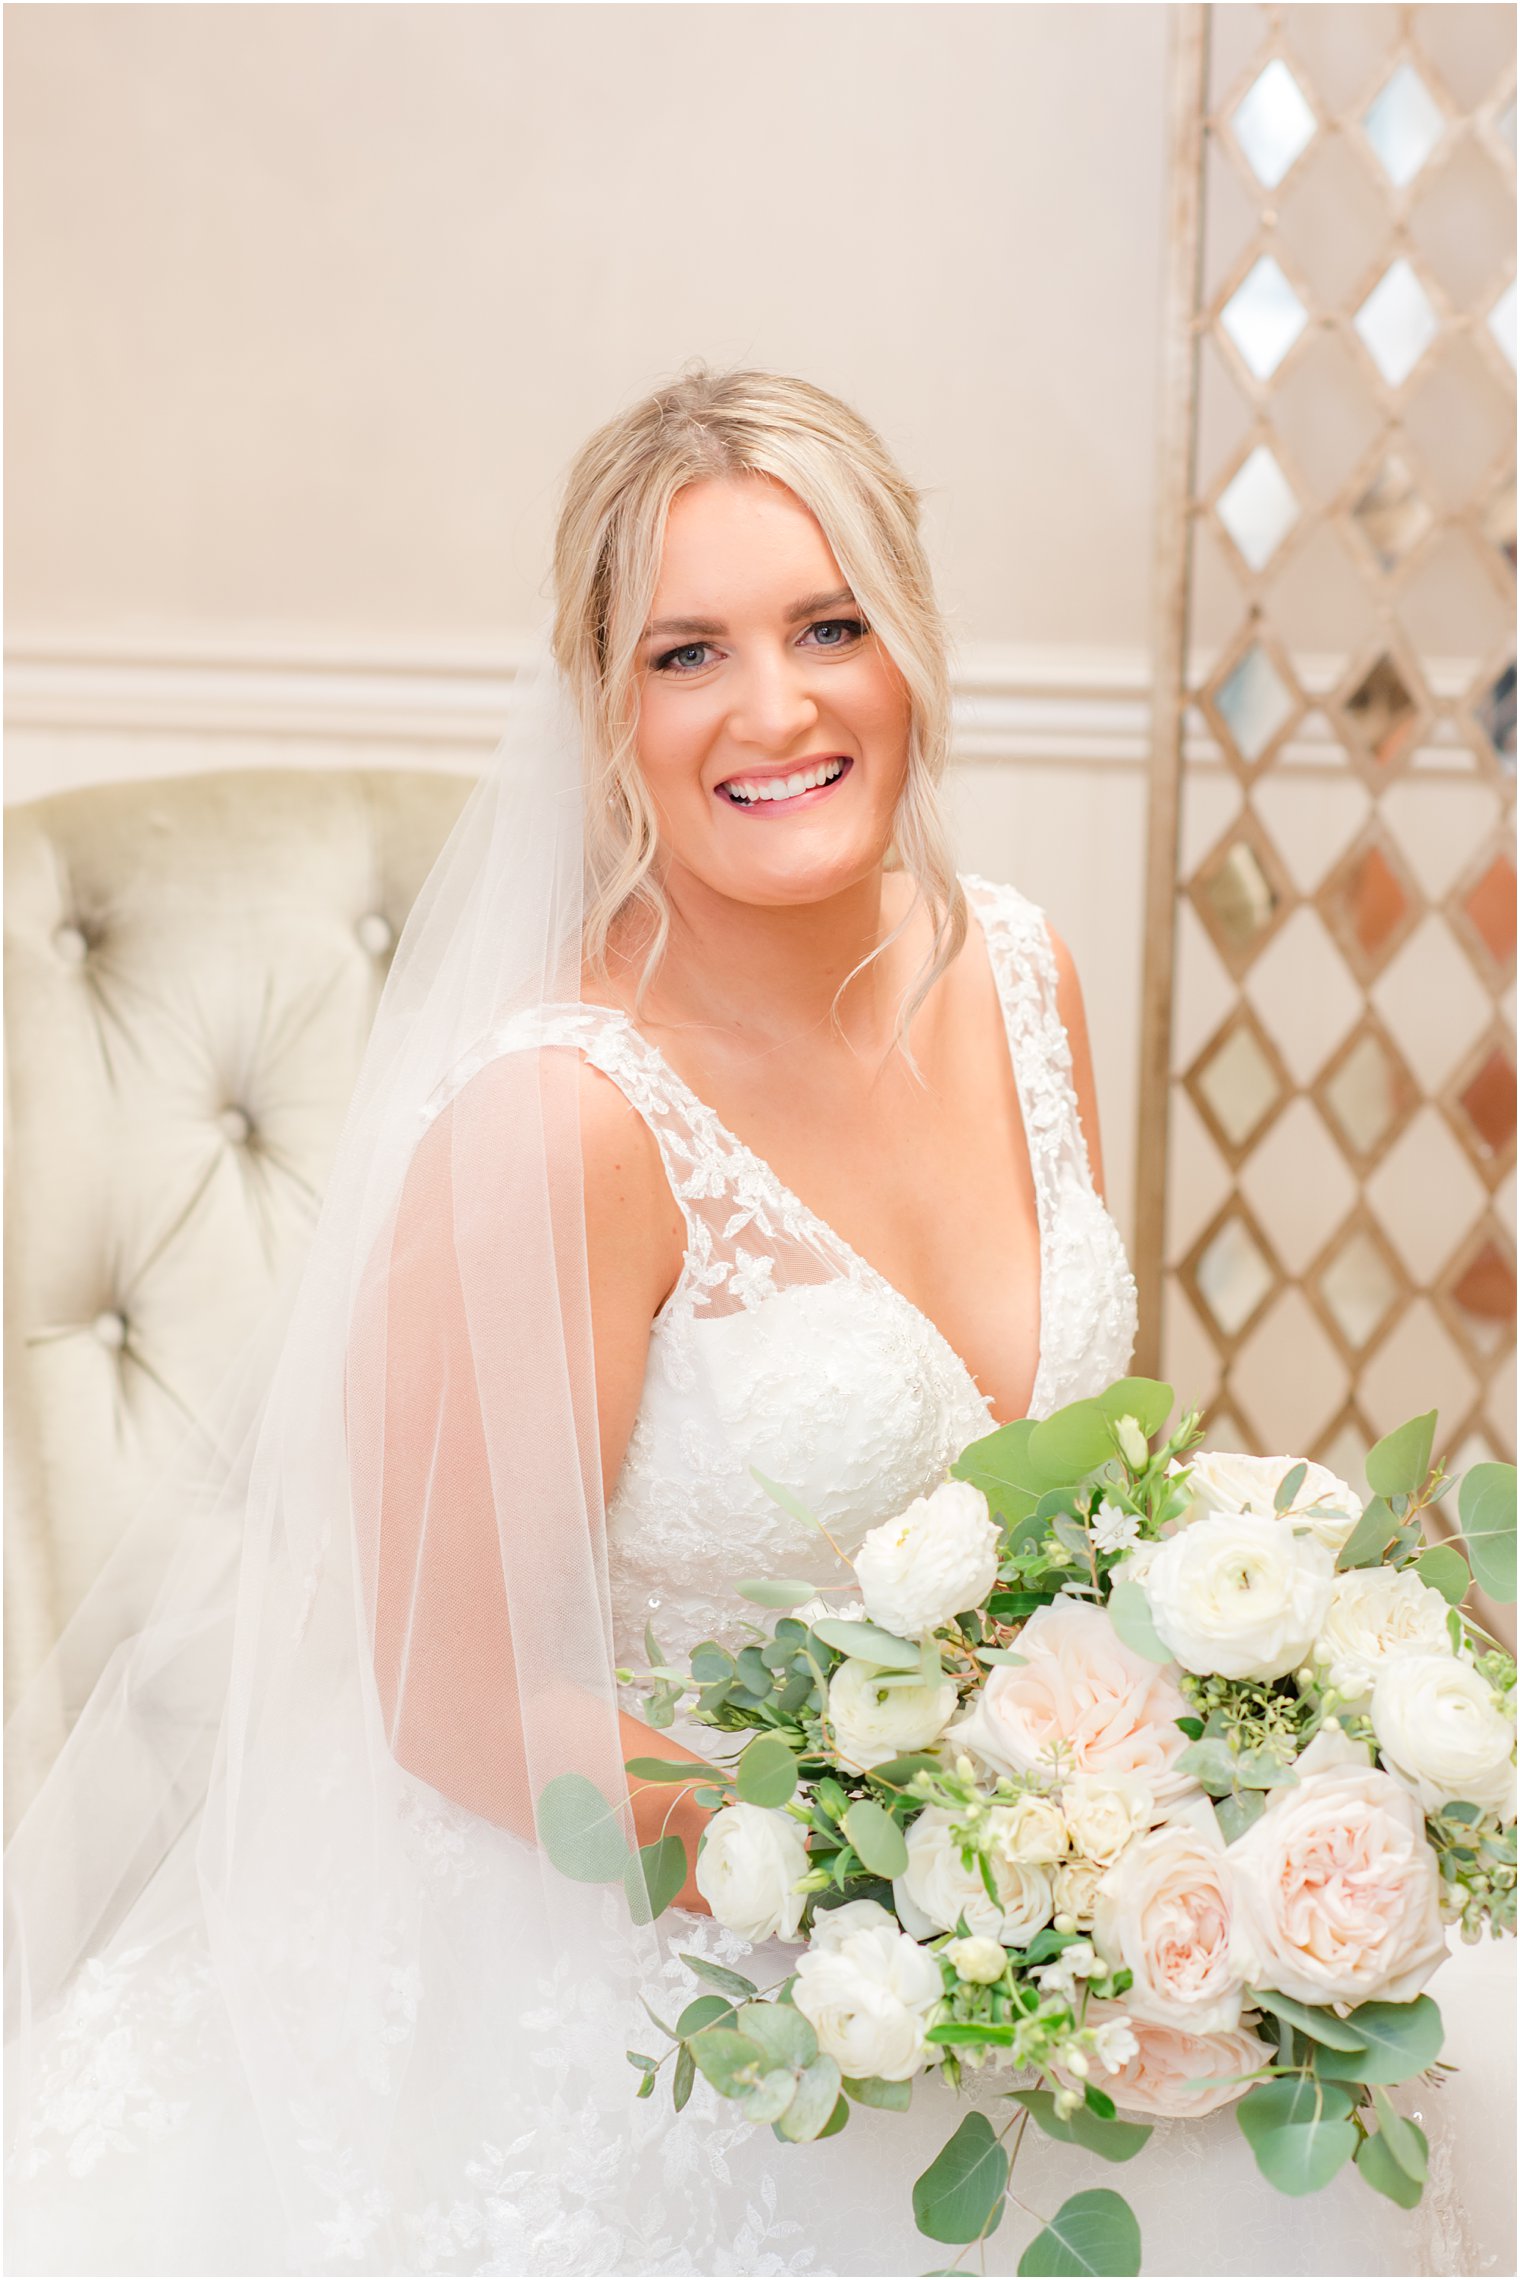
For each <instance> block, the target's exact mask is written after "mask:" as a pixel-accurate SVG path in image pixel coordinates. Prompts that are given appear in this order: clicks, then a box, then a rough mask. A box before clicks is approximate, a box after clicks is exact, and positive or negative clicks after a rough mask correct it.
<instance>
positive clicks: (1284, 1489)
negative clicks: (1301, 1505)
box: [1272, 1459, 1309, 1512]
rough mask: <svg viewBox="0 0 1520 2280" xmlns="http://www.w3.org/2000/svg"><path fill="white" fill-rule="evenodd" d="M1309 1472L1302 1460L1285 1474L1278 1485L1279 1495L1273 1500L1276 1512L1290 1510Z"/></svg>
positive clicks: (1273, 1507)
mask: <svg viewBox="0 0 1520 2280" xmlns="http://www.w3.org/2000/svg"><path fill="white" fill-rule="evenodd" d="M1308 1472H1309V1468H1308V1466H1307V1465H1306V1464H1305V1463H1303V1461H1302V1459H1300V1461H1299V1462H1298V1463H1297V1464H1296V1465H1293V1466H1292V1467H1291V1468H1290V1469H1289V1470H1288V1471H1287V1472H1285V1473H1284V1474H1283V1476H1282V1479H1281V1480H1280V1481H1279V1482H1278V1484H1277V1493H1276V1494H1275V1495H1274V1497H1273V1499H1272V1509H1273V1511H1274V1512H1286V1511H1287V1510H1288V1509H1289V1507H1290V1506H1291V1505H1292V1502H1293V1499H1294V1497H1295V1496H1297V1494H1298V1492H1299V1490H1300V1489H1301V1488H1302V1487H1303V1485H1304V1481H1305V1479H1306V1478H1307V1477H1308Z"/></svg>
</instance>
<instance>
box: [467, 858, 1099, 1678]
mask: <svg viewBox="0 0 1520 2280" xmlns="http://www.w3.org/2000/svg"><path fill="white" fill-rule="evenodd" d="M962 884H963V886H964V887H965V889H966V892H967V896H968V899H969V901H970V904H971V907H972V911H973V914H974V917H975V918H976V919H978V920H980V923H981V925H982V928H983V931H984V934H985V937H986V941H987V947H988V952H989V955H990V959H991V964H992V969H993V974H994V977H995V980H996V983H997V990H998V996H999V1000H1000V1002H1001V1005H1002V1009H1003V1017H1004V1028H1005V1032H1006V1036H1007V1040H1008V1047H1009V1052H1010V1054H1011V1057H1012V1064H1013V1071H1014V1077H1015V1081H1016V1084H1017V1088H1018V1097H1019V1102H1020V1105H1021V1107H1022V1110H1023V1116H1024V1126H1025V1132H1026V1136H1027V1140H1028V1147H1029V1158H1030V1163H1031V1166H1032V1168H1033V1174H1034V1190H1035V1200H1036V1206H1037V1209H1038V1214H1039V1228H1040V1268H1041V1285H1040V1353H1039V1366H1038V1369H1037V1372H1036V1377H1035V1383H1034V1389H1033V1395H1032V1398H1031V1401H1030V1412H1029V1413H1030V1415H1031V1416H1037V1417H1038V1416H1046V1415H1048V1414H1049V1412H1050V1411H1051V1410H1053V1409H1057V1408H1059V1407H1060V1406H1061V1405H1062V1404H1063V1403H1065V1402H1068V1401H1075V1400H1077V1399H1079V1398H1080V1397H1081V1396H1083V1395H1085V1394H1090V1393H1095V1392H1097V1391H1099V1390H1100V1389H1101V1388H1102V1387H1103V1386H1104V1385H1106V1384H1108V1383H1109V1381H1110V1380H1111V1379H1113V1378H1115V1377H1118V1376H1121V1375H1122V1374H1123V1372H1124V1369H1125V1367H1126V1365H1127V1363H1128V1360H1129V1355H1130V1349H1131V1346H1132V1345H1133V1342H1134V1336H1135V1284H1134V1278H1133V1276H1132V1275H1131V1273H1130V1271H1129V1267H1128V1265H1127V1263H1126V1261H1125V1256H1124V1248H1123V1244H1122V1242H1121V1240H1120V1236H1119V1231H1118V1229H1117V1227H1116V1226H1115V1224H1114V1222H1113V1219H1112V1218H1111V1217H1110V1215H1109V1213H1108V1211H1107V1210H1106V1208H1105V1206H1104V1205H1103V1203H1102V1201H1101V1199H1100V1198H1099V1196H1098V1194H1097V1191H1096V1189H1095V1188H1094V1186H1093V1181H1092V1171H1091V1166H1090V1163H1089V1160H1088V1153H1087V1145H1086V1141H1085V1139H1084V1136H1083V1133H1082V1129H1081V1124H1080V1121H1079V1118H1078V1114H1077V1103H1076V1094H1075V1092H1074V1090H1073V1087H1072V1064H1071V1048H1070V1043H1069V1040H1068V1038H1067V1035H1066V1030H1065V1027H1064V1025H1063V1023H1062V1021H1061V1018H1060V1014H1059V1012H1058V1010H1057V1004H1056V969H1055V959H1054V955H1053V952H1052V950H1051V945H1050V936H1049V933H1048V931H1047V929H1046V926H1045V922H1044V917H1043V914H1042V913H1041V911H1040V910H1039V909H1038V908H1037V907H1036V905H1035V904H1034V903H1032V902H1030V901H1029V900H1028V899H1027V898H1026V897H1025V896H1024V895H1022V894H1021V893H1019V891H1018V890H1017V889H1016V888H1014V887H1011V886H1000V885H994V884H993V883H991V882H989V881H988V880H986V879H982V878H978V877H976V876H975V875H966V876H963V878H962ZM533 1035H534V1038H535V1039H536V1040H537V1041H538V1042H541V1043H545V1044H567V1045H573V1046H575V1047H577V1048H578V1049H579V1050H580V1051H581V1052H582V1053H583V1054H584V1055H585V1056H586V1058H587V1059H588V1060H589V1061H591V1062H592V1063H594V1065H595V1066H596V1067H597V1068H599V1069H601V1070H602V1071H603V1072H604V1073H605V1074H606V1075H607V1076H609V1077H610V1078H611V1079H612V1080H613V1082H614V1083H615V1084H617V1085H618V1086H619V1088H620V1089H621V1091H622V1092H623V1093H624V1094H625V1095H626V1096H627V1098H628V1100H629V1101H630V1102H631V1103H632V1105H633V1106H634V1108H636V1109H637V1110H638V1112H639V1114H640V1116H641V1117H643V1119H644V1120H645V1122H646V1123H647V1124H648V1126H649V1128H650V1130H651V1131H652V1132H653V1134H654V1136H655V1138H656V1140H657V1142H658V1144H659V1148H660V1154H661V1158H662V1161H663V1163H664V1167H665V1171H666V1175H667V1177H668V1179H669V1182H670V1186H671V1190H672V1193H673V1194H674V1196H675V1198H676V1201H677V1202H678V1204H679V1206H680V1209H681V1213H682V1216H683V1218H684V1220H685V1225H686V1256H685V1263H684V1266H683V1269H682V1272H681V1276H680V1279H679V1281H678V1283H677V1285H676V1287H675V1289H674V1290H673V1291H672V1293H671V1295H670V1297H669V1298H668V1299H667V1301H666V1303H665V1305H664V1306H663V1307H662V1308H661V1310H660V1313H659V1314H658V1316H657V1317H656V1319H655V1324H654V1333H653V1336H652V1339H651V1342H650V1350H649V1359H648V1365H647V1370H646V1375H645V1382H644V1389H643V1394H642V1398H641V1400H640V1404H639V1408H638V1413H637V1416H636V1418H635V1422H634V1425H633V1430H632V1433H631V1436H630V1439H629V1443H628V1449H627V1454H626V1457H625V1460H624V1464H623V1469H622V1473H621V1475H620V1477H619V1479H618V1481H617V1483H616V1486H615V1489H614V1493H613V1495H612V1498H611V1500H610V1503H609V1505H608V1513H607V1541H608V1561H609V1568H610V1581H611V1590H612V1609H613V1628H614V1637H615V1641H616V1645H617V1651H618V1654H619V1656H620V1657H621V1658H623V1659H625V1660H627V1661H630V1662H637V1661H640V1660H641V1659H642V1657H643V1643H642V1642H643V1636H644V1628H645V1625H646V1623H648V1622H650V1621H653V1623H654V1626H655V1629H656V1632H657V1635H658V1637H659V1639H660V1642H661V1645H662V1646H663V1647H664V1649H665V1650H666V1651H667V1652H669V1653H673V1654H679V1653H682V1652H684V1651H685V1650H686V1649H688V1648H690V1647H692V1646H694V1645H695V1644H696V1643H697V1641H698V1640H700V1639H703V1638H707V1637H718V1638H722V1637H724V1635H725V1634H726V1633H729V1632H732V1631H733V1630H734V1628H735V1625H736V1623H738V1622H742V1620H743V1617H744V1614H745V1605H744V1602H743V1601H742V1600H739V1599H737V1598H736V1597H735V1594H734V1585H735V1584H736V1583H737V1582H739V1581H740V1580H742V1579H743V1578H744V1577H747V1576H753V1575H766V1574H770V1575H782V1574H784V1575H789V1576H802V1577H804V1578H813V1579H816V1580H817V1581H819V1582H820V1583H832V1582H837V1581H839V1580H840V1569H839V1565H838V1562H837V1560H836V1559H835V1557H834V1555H833V1553H832V1552H831V1551H830V1549H829V1546H828V1544H827V1543H826V1542H825V1541H824V1540H823V1538H822V1537H821V1535H819V1534H818V1533H817V1532H816V1531H813V1530H811V1529H809V1528H807V1527H806V1526H805V1524H803V1523H802V1522H799V1521H797V1520H795V1519H793V1518H792V1517H790V1516H789V1515H788V1514H787V1513H786V1512H785V1511H783V1510H782V1509H781V1507H780V1506H779V1505H778V1504H777V1503H776V1502H775V1501H774V1500H773V1499H772V1498H771V1497H770V1496H769V1495H768V1494H767V1493H766V1491H765V1490H764V1489H763V1488H761V1487H760V1485H759V1483H758V1482H757V1481H756V1479H755V1478H754V1473H753V1472H752V1470H751V1468H752V1467H753V1468H754V1469H755V1470H756V1471H759V1472H761V1473H763V1474H764V1475H765V1476H766V1477H767V1478H768V1479H770V1480H772V1481H776V1482H779V1483H780V1484H781V1485H782V1486H784V1487H785V1488H787V1489H789V1490H791V1491H792V1492H793V1494H794V1495H796V1496H798V1497H799V1498H800V1499H801V1500H802V1502H803V1503H804V1504H805V1505H806V1506H807V1507H808V1508H809V1510H810V1511H812V1512H814V1513H815V1514H816V1515H817V1516H818V1518H819V1519H821V1520H823V1521H824V1522H825V1523H826V1524H827V1526H828V1530H829V1533H830V1535H831V1536H832V1537H833V1538H834V1540H835V1542H836V1543H838V1544H839V1545H840V1547H841V1549H842V1550H844V1551H846V1552H848V1551H850V1550H851V1549H853V1547H854V1546H855V1545H856V1544H858V1543H859V1541H860V1539H861V1537H862V1536H863V1535H864V1534H865V1533H866V1531H867V1529H869V1528H871V1527H874V1526H875V1525H876V1523H877V1522H878V1521H880V1520H883V1519H886V1518H888V1517H890V1515H891V1514H893V1513H894V1512H899V1511H901V1510H902V1508H903V1507H904V1505H906V1504H908V1503H909V1502H911V1500H912V1499H913V1498H914V1497H915V1496H920V1495H923V1494H924V1493H925V1491H926V1490H928V1489H930V1488H932V1487H934V1486H935V1485H936V1484H937V1483H938V1482H939V1481H941V1480H942V1479H943V1478H944V1476H945V1473H946V1471H947V1469H948V1467H949V1466H950V1464H951V1463H952V1462H953V1461H954V1459H955V1458H956V1457H957V1456H958V1455H959V1454H960V1451H961V1450H962V1449H963V1448H964V1447H965V1446H966V1444H967V1443H968V1442H970V1441H974V1440H976V1439H977V1438H978V1437H979V1435H981V1434H983V1433H986V1432H988V1431H990V1430H991V1429H992V1424H993V1419H992V1413H991V1405H990V1402H989V1399H988V1397H987V1396H986V1395H985V1394H983V1393H982V1392H981V1390H980V1388H979V1387H978V1385H977V1383H976V1380H975V1378H974V1377H973V1375H972V1373H971V1371H970V1370H969V1369H968V1367H967V1365H966V1364H965V1362H964V1361H963V1360H962V1359H961V1358H960V1356H959V1355H958V1354H957V1353H956V1352H955V1351H954V1350H953V1348H952V1347H951V1346H950V1345H949V1343H948V1342H947V1340H946V1339H945V1338H944V1336H943V1335H942V1334H941V1332H940V1331H939V1330H938V1329H937V1328H936V1327H935V1325H934V1324H933V1323H932V1322H931V1321H929V1319H928V1318H927V1316H925V1315H924V1314H923V1313H922V1312H921V1311H920V1309H919V1308H918V1307H917V1306H915V1305H914V1304H913V1303H912V1301H911V1300H909V1299H908V1298H906V1297H905V1296H904V1295H903V1294H902V1293H901V1292H900V1291H899V1290H898V1289H896V1288H895V1286H894V1285H893V1284H891V1283H889V1282H888V1281H887V1280H886V1279H885V1277H884V1276H882V1275H881V1274H879V1273H878V1272H877V1271H876V1269H875V1268H873V1267H872V1266H871V1265H870V1264H869V1263H868V1262H867V1261H866V1260H865V1259H863V1258H861V1257H860V1256H859V1254H858V1253H856V1252H855V1251H853V1250H852V1249H851V1248H850V1246H849V1245H848V1244H847V1243H846V1242H845V1241H844V1240H843V1238H842V1237H841V1236H839V1235H837V1234H836V1233H835V1232H834V1231H833V1229H832V1228H830V1227H829V1226H828V1225H827V1224H826V1223H825V1222H824V1221H823V1220H822V1219H820V1218H819V1217H818V1215H817V1214H816V1213H815V1212H813V1211H811V1210H810V1209H809V1208H808V1206H807V1205H806V1204H805V1203H803V1202H802V1201H801V1199H800V1198H799V1197H797V1196H796V1195H794V1194H793V1193H792V1192H791V1191H790V1190H789V1189H788V1188H786V1187H784V1186H783V1185H782V1183H781V1181H780V1180H779V1179H778V1177H777V1176H776V1174H775V1172H773V1171H772V1169H771V1167H770V1166H769V1164H767V1163H766V1162H764V1161H763V1159H762V1158H760V1157H758V1156H756V1155H755V1154H754V1153H753V1151H752V1150H750V1149H749V1148H746V1147H745V1146H744V1145H743V1143H742V1142H741V1141H739V1140H738V1139H736V1138H735V1137H734V1135H733V1134H732V1133H731V1132H729V1131H728V1130H727V1128H726V1127H725V1126H724V1125H723V1124H722V1123H721V1122H720V1121H719V1119H718V1117H717V1116H716V1115H715V1114H714V1113H713V1111H712V1110H711V1109H710V1108H708V1107H707V1106H706V1105H705V1104H704V1103H703V1102H702V1101H700V1100H699V1099H698V1098H697V1097H696V1095H695V1094H694V1093H693V1092H692V1091H691V1090H690V1088H689V1087H688V1086H687V1085H686V1084H685V1083H684V1081H683V1080H682V1079H681V1078H680V1077H678V1076H677V1075H676V1073H675V1071H674V1070H673V1069H672V1068H671V1067H670V1065H669V1063H668V1062H667V1061H666V1060H665V1058H664V1057H663V1055H662V1054H661V1053H660V1051H659V1050H658V1048H657V1047H656V1046H655V1045H653V1044H651V1043H650V1042H649V1040H648V1039H646V1038H645V1037H644V1036H642V1035H641V1034H640V1032H639V1031H638V1029H637V1028H635V1026H634V1024H633V1023H632V1021H631V1020H630V1019H629V1018H628V1016H627V1015H626V1014H624V1013H622V1012H621V1011H618V1010H616V1009H614V1008H612V1007H609V1006H598V1005H590V1004H581V1005H569V1006H564V1007H548V1008H546V1009H544V1011H543V1012H542V1013H541V1014H540V1015H538V1016H536V1017H535V1019H534V1022H533ZM519 1041H522V1042H528V1041H529V1040H528V1038H527V1034H526V1031H525V1029H524V1027H523V1025H522V1024H521V1022H519V1023H517V1024H514V1025H513V1029H512V1032H511V1037H510V1042H511V1043H517V1042H519ZM508 1042H509V1040H508V1038H507V1037H506V1036H505V1035H504V1036H502V1037H498V1038H496V1039H494V1040H489V1041H487V1042H486V1044H485V1045H484V1047H483V1048H482V1051H481V1053H480V1054H479V1056H478V1057H476V1056H472V1059H471V1062H470V1064H469V1065H468V1066H469V1067H470V1068H473V1067H474V1066H477V1065H478V1062H479V1061H480V1060H484V1059H485V1058H488V1057H489V1055H490V1053H491V1052H492V1051H500V1050H502V1049H504V1047H505V1046H506V1045H507V1044H508ZM467 1073H468V1070H466V1071H462V1072H461V1076H463V1075H464V1074H467ZM633 1706H634V1705H633V1703H632V1701H630V1707H633Z"/></svg>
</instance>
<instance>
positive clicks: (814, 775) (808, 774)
mask: <svg viewBox="0 0 1520 2280" xmlns="http://www.w3.org/2000/svg"><path fill="white" fill-rule="evenodd" d="M853 765H854V762H853V761H852V760H851V759H850V758H849V757H848V756H847V755H846V754H844V753H836V754H834V755H833V756H832V757H831V758H830V759H828V760H820V761H819V762H818V763H817V765H816V766H814V767H812V768H799V769H797V770H796V772H795V773H794V774H792V775H790V776H774V777H771V778H769V779H767V778H765V777H758V776H730V777H729V778H728V779H727V780H726V781H725V782H724V783H721V784H719V785H718V787H717V796H718V798H719V799H721V800H723V801H725V802H726V803H727V805H728V806H729V807H736V808H751V809H753V810H755V811H756V812H757V813H760V814H764V813H766V812H767V811H769V810H772V809H775V808H786V809H788V810H790V809H792V808H799V807H805V806H807V805H809V804H810V803H811V802H814V801H817V800H821V799H823V798H824V797H825V796H826V795H827V794H828V793H829V792H830V791H832V790H833V788H834V786H835V785H836V784H838V783H841V782H842V781H843V779H844V778H845V777H846V776H847V775H848V774H849V772H850V769H851V768H852V767H853Z"/></svg>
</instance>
